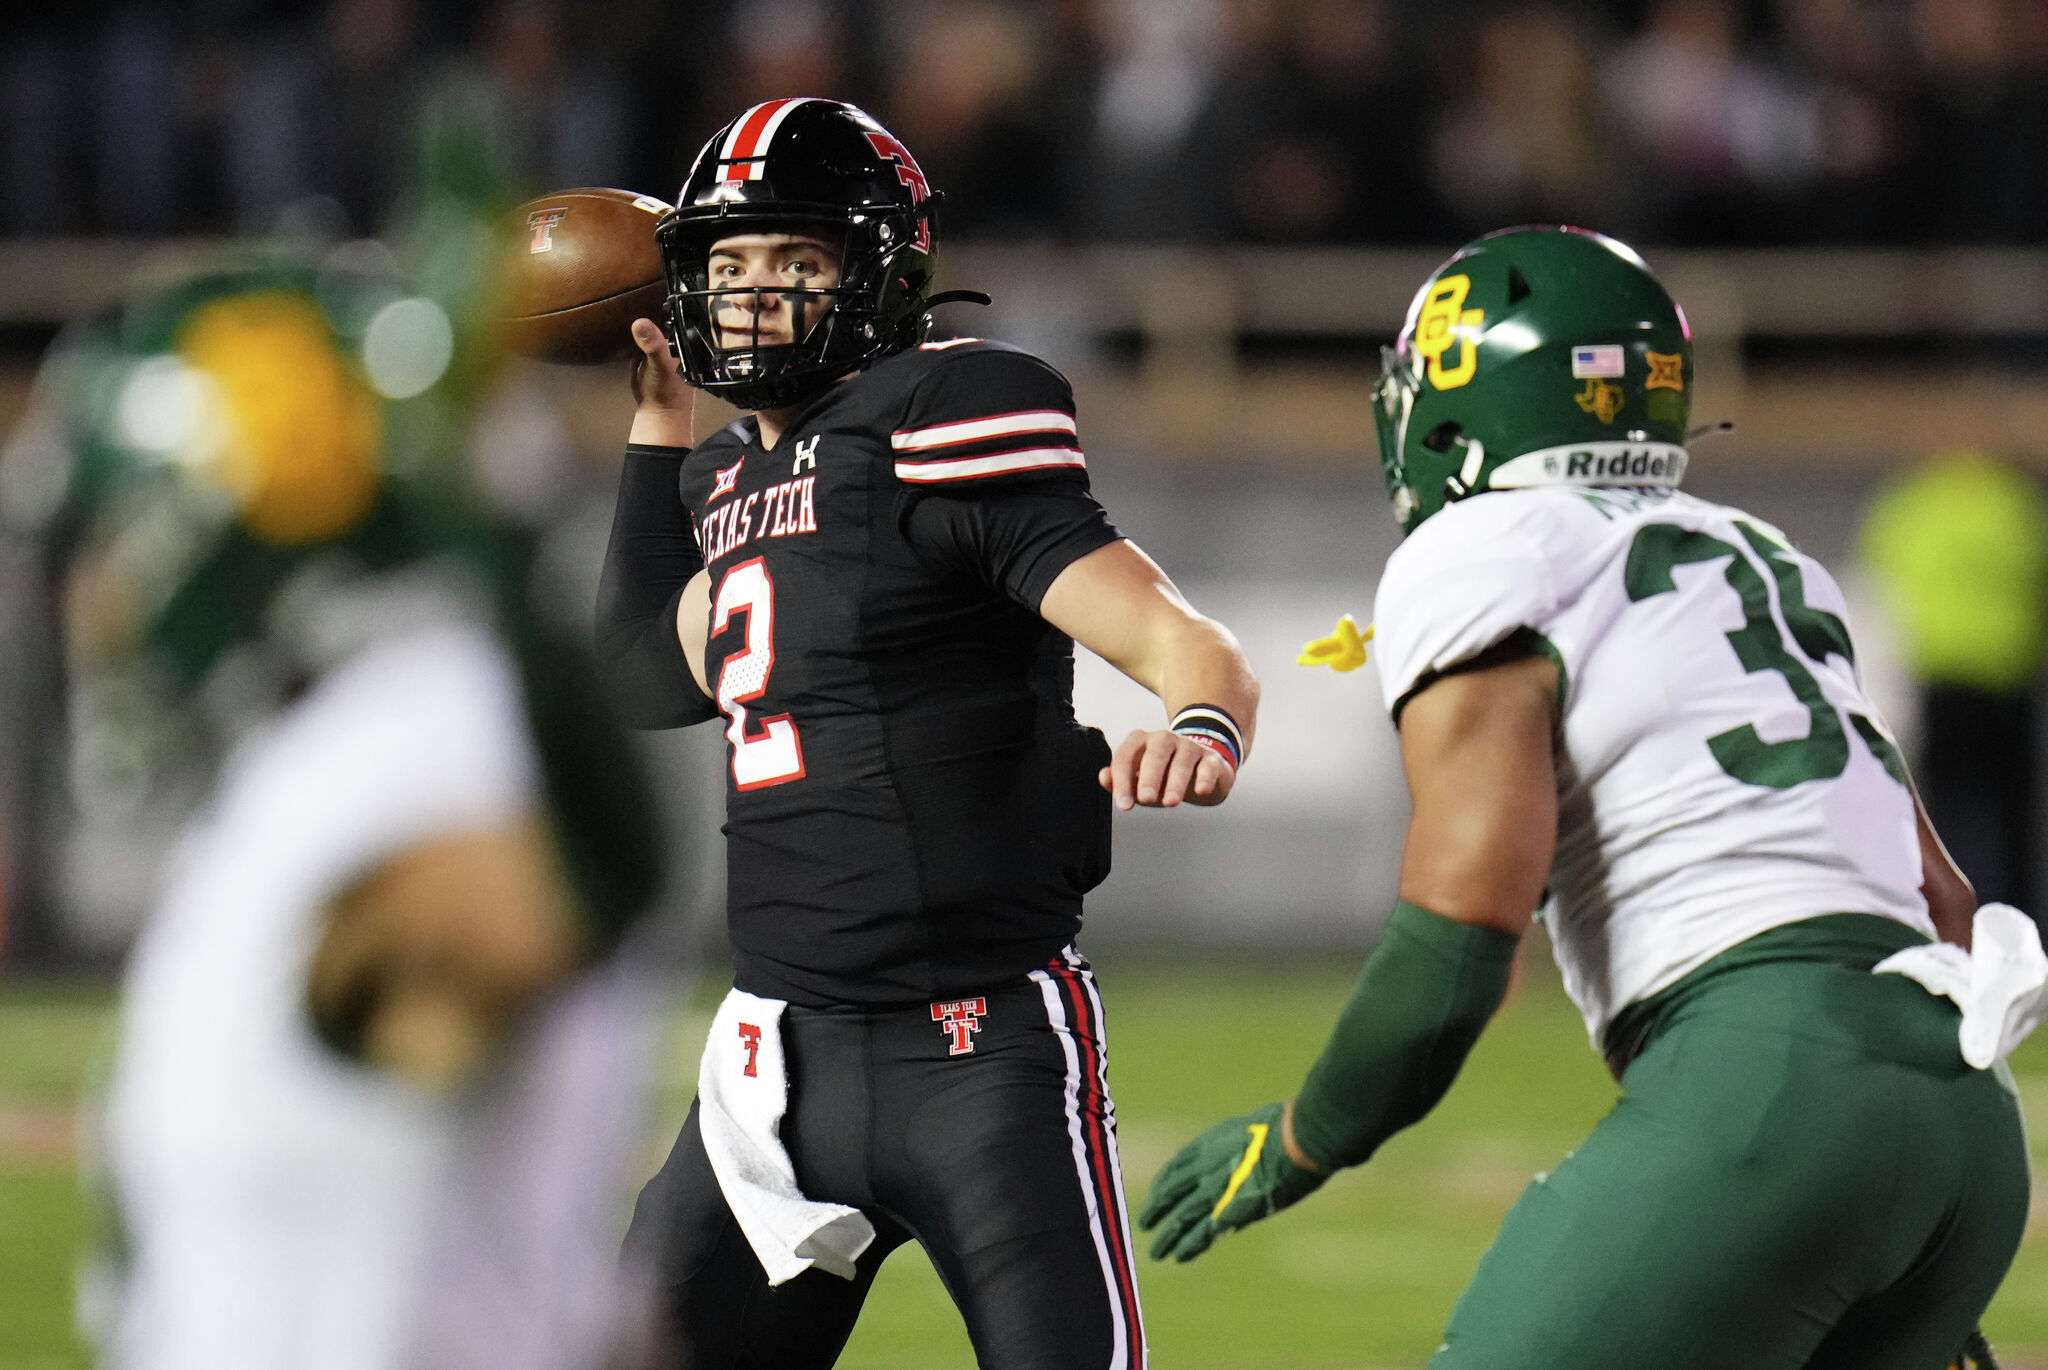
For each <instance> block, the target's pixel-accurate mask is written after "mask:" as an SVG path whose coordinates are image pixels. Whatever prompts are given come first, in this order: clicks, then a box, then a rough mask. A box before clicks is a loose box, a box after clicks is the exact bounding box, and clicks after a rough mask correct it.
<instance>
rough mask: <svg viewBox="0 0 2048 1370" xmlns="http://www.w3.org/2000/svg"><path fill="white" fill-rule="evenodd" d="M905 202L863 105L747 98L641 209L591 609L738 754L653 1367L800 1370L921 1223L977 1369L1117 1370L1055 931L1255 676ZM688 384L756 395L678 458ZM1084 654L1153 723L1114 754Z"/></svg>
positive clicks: (1085, 984) (640, 678) (1124, 1266)
mask: <svg viewBox="0 0 2048 1370" xmlns="http://www.w3.org/2000/svg"><path fill="white" fill-rule="evenodd" d="M932 198H933V197H932V196H931V194H930V192H929V190H928V189H927V187H926V185H925V182H924V177H923V175H922V174H921V173H920V172H919V171H918V168H917V163H916V162H915V161H914V160H912V158H911V155H910V153H909V152H908V151H907V150H906V149H905V148H904V147H903V145H902V144H901V143H899V142H897V141H896V140H895V139H894V138H893V137H891V136H890V135H889V134H888V133H887V132H886V131H885V130H884V129H882V127H881V126H880V125H878V124H876V123H875V122H874V121H873V120H872V119H870V118H868V116H867V115H865V114H863V113H862V112H861V111H859V110H857V109H854V108H853V107H851V106H849V105H843V104H839V103H836V102H834V101H829V100H777V101H770V102H768V103H767V104H764V105H760V106H757V107H756V108H754V109H751V110H748V111H747V112H746V113H745V114H743V115H742V116H741V117H740V118H738V119H736V120H734V121H733V122H732V123H731V124H730V125H728V126H727V127H726V128H725V129H723V130H721V131H720V132H719V133H718V134H717V135H716V136H715V137H714V138H713V139H712V140H711V142H710V143H709V144H707V145H706V147H705V148H704V151H703V152H702V153H701V154H700V155H699V158H698V161H697V164H696V167H695V169H694V170H693V171H692V173H691V176H690V179H689V181H688V183H687V184H686V185H685V186H684V187H683V192H682V194H681V195H680V196H679V200H678V207H677V209H676V210H675V211H674V213H673V214H672V215H671V216H669V218H668V219H667V220H666V221H665V222H664V224H663V226H662V227H661V228H660V229H659V230H658V236H659V238H660V241H661V244H662V248H663V253H664V256H665V259H666V261H667V265H668V270H669V273H670V285H671V295H670V305H669V308H670V331H671V337H672V338H673V340H674V343H675V345H676V349H677V352H678V353H679V355H680V357H681V359H682V367H681V375H680V376H678V374H677V368H676V365H675V363H674V361H673V360H672V359H671V357H670V353H669V350H668V341H667V340H665V339H664V338H663V336H662V334H661V331H660V330H659V329H657V328H656V327H655V326H654V325H653V324H652V323H649V322H646V321H642V322H641V323H639V324H637V325H636V330H637V336H638V338H639V341H640V344H641V347H642V348H643V350H644V351H645V353H646V364H645V366H644V367H643V368H642V370H641V373H640V379H639V381H638V383H637V386H636V389H637V393H638V395H639V409H638V411H637V412H636V414H635V416H634V419H633V427H632V436H631V446H630V447H629V448H628V450H627V456H626V466H625V472H624V477H623V480H622V483H621V488H620V495H619V510H618V516H617V522H616V524H615V525H614V530H613V535H612V548H611V554H610V559H609V561H608V564H607V566H606V573H605V582H604V584H605V589H604V598H605V602H604V605H603V606H602V608H601V610H600V620H601V622H602V624H604V625H606V626H605V627H604V632H605V640H606V642H607V643H608V644H609V651H610V653H611V655H612V658H613V660H614V662H615V663H616V665H617V668H618V670H619V671H620V673H621V675H622V676H625V677H627V678H628V679H629V681H631V682H636V683H637V684H638V685H639V686H640V690H641V693H642V694H643V696H644V697H645V704H646V707H645V709H644V712H643V715H642V721H643V722H646V723H648V724H650V725H652V726H675V725H679V724H686V723H695V722H700V721H703V720H706V719H709V718H711V717H713V716H714V715H715V714H716V713H717V712H720V711H723V712H724V714H725V715H726V717H727V719H728V720H729V721H728V723H727V726H726V735H727V737H728V739H729V741H730V748H729V752H728V766H727V771H728V774H727V786H728V789H727V795H728V799H727V821H726V828H725V831H726V836H727V839H728V844H727V853H728V864H729V871H730V879H729V892H730V895H729V910H728V911H729V924H730V928H731V934H732V941H733V945H734V948H735V953H736V965H735V975H734V984H735V986H736V987H735V989H734V990H733V992H732V994H731V996H730V997H729V998H728V999H727V1000H726V1003H725V1005H724V1007H723V1008H722V1009H721V1011H720V1013H719V1015H718V1018H717V1020H716V1022H714V1024H713V1026H712V1029H711V1036H710V1040H709V1042H708V1043H707V1046H706V1050H705V1054H704V1062H703V1067H702V1071H701V1074H700V1077H699V1089H698V1099H697V1105H696V1107H695V1109H694V1110H693V1111H692V1113H691V1114H690V1118H689V1121H688V1122H687V1123H686V1124H685V1125H684V1128H683V1132H682V1135H681V1136H680V1137H679V1138H678V1140H677V1142H676V1146H675V1150H674V1152H673V1153H672V1154H671V1155H670V1157H669V1160H668V1163H667V1165H666V1166H664V1168H663V1169H662V1171H661V1173H660V1174H659V1175H658V1176H656V1177H655V1179H654V1180H653V1181H652V1182H651V1183H650V1184H649V1185H648V1187H647V1189H646V1191H645V1192H644V1193H643V1194H642V1196H641V1200H640V1205H639V1209H638V1211H637V1213H636V1215H635V1218H634V1222H633V1228H632V1231H631V1233H630V1234H629V1237H628V1249H629V1253H630V1254H631V1255H632V1256H633V1257H634V1258H635V1259H638V1260H641V1261H644V1262H645V1263H647V1265H648V1266H650V1267H651V1268H652V1269H653V1270H654V1271H655V1272H656V1279H657V1282H658V1284H659V1285H660V1287H661V1288H662V1290H663V1291H664V1293H665V1295H666V1298H667V1300H668V1306H669V1311H670V1313H671V1314H672V1317H673V1321H674V1329H673V1330H674V1333H675V1346H674V1348H673V1354H674V1357H675V1359H674V1362H673V1363H674V1364H678V1365H689V1366H742V1365H744V1366H777V1367H800V1366H827V1365H830V1364H831V1363H832V1362H833V1361H834V1360H835V1359H836V1358H837V1356H838V1354H839V1350H840V1347H841V1346H842V1345H843V1344H844V1342H845V1340H846V1337H847V1335H848V1334H849V1333H850V1331H851V1330H852V1327H853V1322H854V1319H855V1317H856V1316H857V1315H858V1313H859V1310H860V1305H861V1301H862V1299H863V1298H864V1297H865V1296H866V1293H867V1290H868V1287H869V1285H870V1284H871V1283H872V1281H873V1279H874V1276H875V1271H876V1269H877V1268H878V1267H879V1266H880V1264H881V1262H882V1260H883V1258H884V1257H885V1256H887V1255H888V1253H889V1252H890V1251H892V1250H893V1249H895V1248H896V1247H897V1246H899V1245H901V1244H902V1243H904V1242H905V1241H908V1240H911V1239H913V1238H915V1239H916V1240H918V1241H919V1242H920V1243H922V1244H923V1246H924V1248H925V1250H926V1251H927V1252H928V1253H929V1254H930V1256H931V1258H932V1261H933V1263H934V1264H935V1265H936V1266H937V1267H938V1270H939V1273H940V1275H941V1277H942V1278H943V1279H944V1280H945V1283H946V1287H947V1289H948V1290H949V1291H950V1292H951V1293H952V1295H953V1298H954V1301H955V1302H956V1303H957V1304H958V1305H959V1307H960V1310H961V1313H962V1315H963V1316H964V1317H965V1319H966V1322H967V1328H968V1333H969V1335H970V1337H971V1338H972V1340H973V1343H974V1347H975V1353H976V1356H977V1358H978V1359H979V1361H980V1363H981V1364H982V1365H984V1366H990V1367H1002V1366H1025V1365H1034V1366H1046V1365H1063V1366H1076V1367H1080V1366H1089V1367H1136V1366H1140V1365H1142V1364H1144V1361H1145V1341H1144V1332H1143V1327H1142V1324H1141V1321H1140V1318H1139V1311H1138V1298H1137V1288H1136V1281H1135V1272H1134V1270H1133V1262H1132V1260H1131V1254H1130V1245H1129V1233H1128V1224H1127V1223H1126V1221H1125V1219H1124V1210H1123V1195H1122V1181H1121V1177H1120V1175H1119V1173H1118V1168H1117V1156H1116V1143H1115V1112H1114V1108H1113V1106H1112V1104H1111V1102H1110V1098H1109V1093H1108V1075H1107V1067H1106V1063H1105V1058H1104V1039H1103V1028H1102V1007H1101V1001H1100V999H1099V998H1098V996H1097V992H1096V988H1095V983H1094V979H1093V976H1092V975H1091V973H1090V972H1089V969H1088V965H1087V962H1085V961H1084V960H1082V959H1081V957H1080V955H1079V954H1078V953H1077V952H1076V951H1075V950H1074V946H1073V942H1074V938H1075V936H1076V934H1077V933H1078V932H1079V930H1080V923H1081V900H1082V896H1083V894H1084V893H1085V892H1086V891H1087V890H1089V889H1090V888H1092V887H1093V886H1094V885H1095V884H1097V883H1098V882H1099V881H1100V880H1101V879H1102V878H1103V876H1104V875H1105V874H1106V873H1107V871H1108V867H1109V818H1110V813H1109V810H1110V806H1111V803H1112V793H1113V799H1114V802H1115V803H1116V804H1117V805H1118V806H1119V807H1122V808H1129V807H1130V806H1132V805H1133V804H1145V805H1159V806H1164V807H1172V806H1174V805H1177V804H1179V803H1182V802H1184V801H1185V802H1190V803H1197V804H1213V803H1218V802H1220V801H1221V800H1222V799H1223V798H1224V797H1225V796H1226V795H1227V794H1228V793H1229V790H1230V787H1231V784H1232V781H1233V777H1234V775H1235V772H1236V768H1237V766H1238V763H1239V762H1240V761H1241V760H1242V758H1243V754H1244V750H1245V747H1246V745H1247V744H1248V743H1249V741H1250V736H1251V729H1252V723H1253V711H1254V708H1255V707H1256V703H1257V687H1256V684H1255V682H1254V681H1253V679H1252V675H1251V672H1250V670H1249V669H1248V667H1247V666H1246V664H1245V661H1244V658H1243V656H1242V654H1241V653H1240V652H1239V650H1238V648H1237V644H1236V642H1235V641H1234V640H1233V639H1232V638H1231V636H1230V635H1229V634H1228V633H1227V632H1226V631H1224V630H1223V629H1222V628H1221V627H1220V626H1218V625H1217V624H1215V623H1213V622H1211V621H1210V620H1208V619H1206V618H1204V617H1202V616H1201V615H1199V614H1197V613H1196V612H1194V610H1192V609H1191V608H1189V607H1188V605H1187V603H1186V602H1185V601H1184V600H1183V599H1182V598H1181V597H1180V595H1179V593H1178V592H1177V591H1176V590H1175V589H1174V587H1173V585H1172V583H1171V582H1170V581H1169V580H1168V579H1167V578H1166V576H1165V574H1164V573H1163V572H1161V571H1160V569H1159V568H1158V567H1157V566H1155V565H1154V564H1153V563H1152V562H1151V561H1150V560H1149V559H1148V558H1147V557H1146V556H1145V555H1144V553H1142V552H1140V551H1139V550H1138V549H1137V548H1136V547H1134V546H1133V545H1132V544H1131V543H1129V542H1127V541H1125V540H1124V539H1123V538H1122V537H1120V536H1119V535H1118V533H1117V531H1116V529H1115V528H1114V527H1112V526H1111V525H1110V522H1109V519H1108V516H1107V515H1106V514H1105V513H1104V512H1103V510H1102V507H1101V506H1100V505H1099V504H1097V503H1096V501H1095V500H1094V498H1093V497H1092V496H1091V495H1090V493H1089V489H1088V477H1087V470H1086V466H1085V463H1084V459H1083V457H1082V450H1081V445H1080V443H1079V441H1078V440H1077V438H1076V436H1075V423H1074V402H1073V398H1072V395H1071V393H1070V392H1069V390H1068V387H1067V383H1066V381H1065V380H1064V378H1062V377H1061V376H1060V375H1059V373H1058V372H1056V371H1054V370H1053V369H1052V368H1051V367H1049V366H1047V365H1046V364H1045V363H1044V362H1042V361H1039V360H1038V359H1037V358H1035V357H1032V356H1029V355H1028V354H1026V353H1023V352H1019V351H1017V350H1016V349H1014V348H1011V347H1007V346H1005V345H1003V344H1001V343H994V342H983V341H981V340H978V339H974V338H958V339H948V340H945V341H926V338H927V337H928V336H929V323H928V313H929V311H930V309H931V308H932V307H933V305H935V304H937V303H939V302H941V298H942V297H935V296H932V295H931V294H930V293H929V290H930V285H931V280H932V271H933V249H934V246H935V244H934V241H933V225H932V219H931V210H932ZM685 380H687V381H688V382H689V384H690V385H694V386H697V387H700V388H702V389H704V390H705V391H707V392H709V393H710V394H713V395H716V396H720V397H722V398H726V399H729V400H731V401H733V402H734V403H736V404H738V405H740V406H741V407H742V408H744V409H748V410H751V411H752V413H751V415H750V416H749V417H746V418H743V419H741V420H739V421H738V422H736V423H733V424H730V425H728V426H727V427H726V428H724V429H723V430H722V431H720V432H718V433H717V434H716V435H714V436H713V437H711V438H710V439H708V440H707V441H705V442H704V443H703V444H702V445H700V446H698V447H697V448H696V449H695V450H694V451H690V450H686V449H687V445H688V443H689V441H690V436H691V432H690V415H691V398H690V390H689V389H688V387H687V386H686V385H685V384H684V381H685ZM1076 640H1078V641H1080V642H1082V643H1084V644H1086V645H1087V646H1089V647H1090V648H1092V649H1093V650H1095V651H1096V652H1098V653H1100V654H1101V655H1102V656H1103V657H1105V658H1106V659H1108V660H1109V661H1110V662H1112V663H1113V664H1115V665H1116V666H1118V667H1119V668H1121V669H1122V670H1123V671H1124V672H1125V673H1127V674H1128V675H1130V676H1131V677H1132V678H1134V679H1136V680H1137V681H1139V682H1140V683H1142V684H1144V685H1146V686H1147V687H1149V688H1150V689H1152V690H1153V691H1154V692H1155V693H1156V694H1157V695H1159V697H1160V699H1161V700H1162V702H1163V703H1164V704H1165V705H1166V708H1167V710H1168V712H1169V713H1170V714H1171V715H1172V719H1173V721H1172V724H1171V726H1169V727H1167V728H1162V729H1160V730H1157V731H1152V732H1138V733H1134V734H1133V735H1132V736H1131V737H1130V738H1128V739H1126V740H1125V742H1124V743H1123V744H1122V745H1121V746H1120V747H1118V749H1117V750H1116V752H1115V754H1114V756H1113V757H1112V755H1111V754H1110V751H1109V748H1108V747H1107V746H1106V745H1105V743H1104V741H1103V738H1102V736H1101V734H1099V733H1097V732H1096V731H1095V730H1093V729H1090V728H1084V727H1082V726H1081V725H1079V724H1078V723H1077V722H1076V721H1075V719H1074V714H1073V657H1072V650H1073V642H1074V641H1076ZM1106 790H1107V791H1111V792H1112V793H1105V791H1106ZM813 1266H816V1267H817V1268H816V1269H813V1268H812V1267H813Z"/></svg>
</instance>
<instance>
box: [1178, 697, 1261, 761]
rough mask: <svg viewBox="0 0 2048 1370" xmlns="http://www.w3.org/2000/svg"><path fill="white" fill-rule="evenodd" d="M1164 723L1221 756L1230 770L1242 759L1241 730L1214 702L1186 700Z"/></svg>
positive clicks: (1242, 736) (1242, 743)
mask: <svg viewBox="0 0 2048 1370" xmlns="http://www.w3.org/2000/svg"><path fill="white" fill-rule="evenodd" d="M1166 726H1167V727H1169V728H1171V729H1173V731H1175V732H1177V733H1179V734H1180V735H1181V736H1182V737H1186V738H1192V739H1193V740H1194V741H1196V742H1199V743H1201V744H1202V745H1203V746H1204V747H1207V748H1208V749H1209V750H1210V751H1212V752H1214V753H1216V755H1218V756H1220V757H1222V758H1223V759H1224V760H1225V761H1226V762H1228V763H1229V764H1230V769H1231V770H1233V771H1234V770H1236V769H1237V768H1238V766H1239V765H1240V764H1241V763H1242V762H1243V761H1244V734H1242V733H1240V732H1239V731H1238V730H1237V723H1236V722H1235V721H1234V720H1233V719H1232V718H1231V717H1230V715H1229V714H1227V713H1225V712H1223V710H1221V709H1219V708H1217V707H1216V706H1215V705H1214V704H1190V705H1188V706H1187V707H1186V708H1185V709H1182V710H1181V711H1180V712H1179V713H1177V714H1175V715H1174V716H1173V722H1171V723H1169V724H1167V725H1166Z"/></svg>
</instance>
